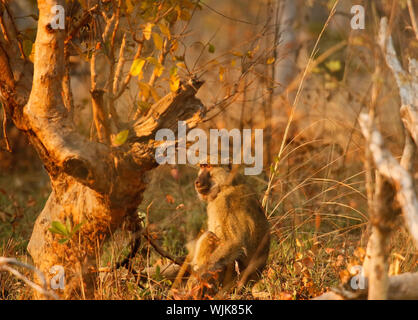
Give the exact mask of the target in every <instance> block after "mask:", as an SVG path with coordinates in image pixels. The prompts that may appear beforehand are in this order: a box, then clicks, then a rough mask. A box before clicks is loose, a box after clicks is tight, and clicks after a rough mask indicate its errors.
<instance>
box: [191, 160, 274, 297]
mask: <svg viewBox="0 0 418 320" xmlns="http://www.w3.org/2000/svg"><path fill="white" fill-rule="evenodd" d="M232 171H233V170H232ZM232 171H231V170H230V168H229V167H228V168H227V167H226V166H222V165H221V166H218V165H215V166H214V165H207V164H202V165H200V170H199V173H198V177H197V179H196V181H195V189H196V191H197V194H198V196H199V198H200V199H202V200H204V201H206V202H207V216H208V222H207V225H208V228H207V231H206V232H205V233H203V234H202V235H201V236H200V237H199V238H198V239H197V240H195V241H193V242H192V243H191V244H189V246H188V249H189V255H188V257H187V259H186V263H188V264H189V267H190V269H191V274H192V275H191V277H190V280H189V282H190V281H192V282H193V281H194V282H196V279H199V280H202V279H203V280H205V281H210V279H212V280H214V281H212V283H214V284H216V285H215V286H221V287H222V288H223V290H228V289H229V288H231V287H232V286H234V285H235V284H238V286H241V285H243V284H245V283H246V282H247V281H248V280H252V279H256V278H257V277H258V276H259V273H260V272H261V271H262V269H263V268H264V266H265V264H266V261H267V258H268V253H269V247H270V227H269V223H268V221H267V218H266V216H265V215H264V212H263V209H262V207H261V205H260V202H259V201H258V199H257V197H256V195H255V194H254V193H253V192H252V191H251V189H250V188H249V187H247V186H246V185H245V184H244V183H240V182H239V175H237V174H235V173H234V172H232ZM214 275H216V276H214ZM236 281H238V283H237V282H236Z"/></svg>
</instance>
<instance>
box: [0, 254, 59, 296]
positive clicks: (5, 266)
mask: <svg viewBox="0 0 418 320" xmlns="http://www.w3.org/2000/svg"><path fill="white" fill-rule="evenodd" d="M11 264H13V265H17V266H19V267H23V268H26V269H29V270H31V271H33V272H35V273H36V274H37V275H38V278H39V280H40V281H41V282H42V287H41V286H39V285H38V284H36V283H35V282H33V281H31V280H29V279H28V278H27V277H25V276H24V275H22V274H21V273H20V272H19V271H17V270H16V269H14V268H12V267H10V266H9V265H11ZM1 270H5V271H8V272H10V273H11V274H13V275H14V276H15V277H16V278H18V279H20V280H23V281H24V282H25V283H26V284H28V285H29V286H30V287H31V288H32V289H35V290H36V291H38V292H39V293H40V294H43V295H44V296H45V297H47V298H52V299H55V300H58V299H59V297H58V296H57V295H56V294H55V293H53V292H51V291H48V289H47V288H48V287H47V284H46V280H45V276H44V274H43V273H42V272H41V271H39V270H38V269H36V268H35V267H33V266H31V265H29V264H26V263H22V262H19V261H17V260H16V259H14V258H6V257H0V271H1Z"/></svg>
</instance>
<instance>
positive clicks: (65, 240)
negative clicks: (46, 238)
mask: <svg viewBox="0 0 418 320" xmlns="http://www.w3.org/2000/svg"><path fill="white" fill-rule="evenodd" d="M68 240H70V239H68V238H63V239H59V240H58V243H59V244H64V243H66V242H67V241H68Z"/></svg>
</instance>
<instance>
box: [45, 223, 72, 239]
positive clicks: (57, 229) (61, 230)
mask: <svg viewBox="0 0 418 320" xmlns="http://www.w3.org/2000/svg"><path fill="white" fill-rule="evenodd" d="M51 226H52V228H49V231H51V232H52V233H57V234H61V235H63V236H69V235H70V233H69V232H68V230H67V228H66V227H65V226H64V225H63V224H62V223H61V222H59V221H52V223H51Z"/></svg>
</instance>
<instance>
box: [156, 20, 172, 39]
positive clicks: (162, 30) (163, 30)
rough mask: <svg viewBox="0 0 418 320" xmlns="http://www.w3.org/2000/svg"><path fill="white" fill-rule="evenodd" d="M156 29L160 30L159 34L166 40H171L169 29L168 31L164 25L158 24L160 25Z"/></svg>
mask: <svg viewBox="0 0 418 320" xmlns="http://www.w3.org/2000/svg"><path fill="white" fill-rule="evenodd" d="M158 27H159V28H160V30H161V33H162V34H163V35H165V36H166V37H167V38H168V39H170V38H171V34H170V29H169V28H168V27H167V26H166V25H165V24H163V23H160V24H159V25H158Z"/></svg>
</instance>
